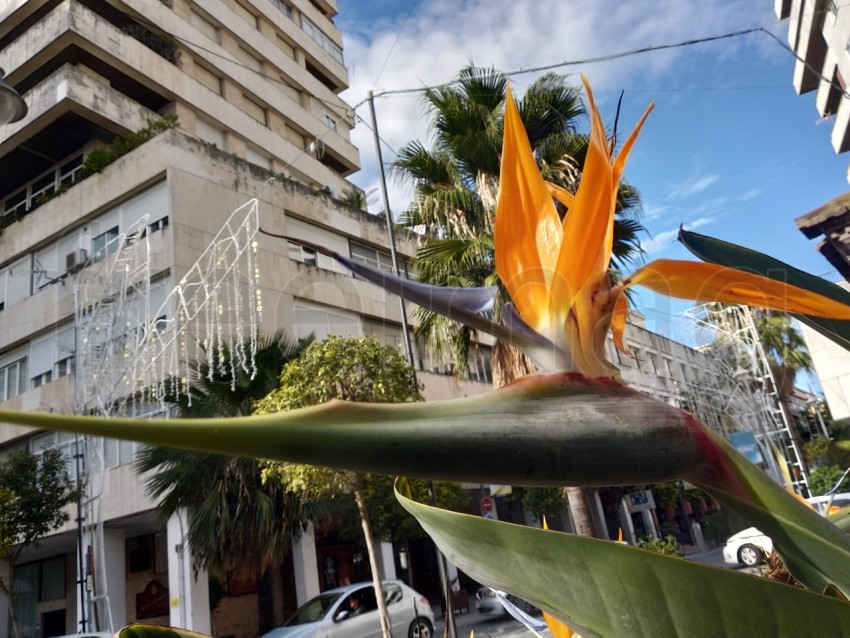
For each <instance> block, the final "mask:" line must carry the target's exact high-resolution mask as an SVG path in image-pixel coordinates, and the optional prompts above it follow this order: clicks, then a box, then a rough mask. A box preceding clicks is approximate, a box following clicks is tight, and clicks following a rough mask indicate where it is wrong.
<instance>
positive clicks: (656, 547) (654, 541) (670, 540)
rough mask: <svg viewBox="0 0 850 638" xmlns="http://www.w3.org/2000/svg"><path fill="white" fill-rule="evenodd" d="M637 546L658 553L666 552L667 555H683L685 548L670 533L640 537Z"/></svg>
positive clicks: (681, 556)
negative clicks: (662, 535) (659, 536)
mask: <svg viewBox="0 0 850 638" xmlns="http://www.w3.org/2000/svg"><path fill="white" fill-rule="evenodd" d="M638 547H640V548H641V549H648V550H649V551H651V552H658V553H659V554H667V555H668V556H678V557H679V558H684V557H685V550H684V549H683V548H682V545H681V543H679V541H677V540H676V537H675V536H673V535H672V534H671V535H668V536H665V537H664V538H649V537H646V538H641V539H640V540H639V541H638Z"/></svg>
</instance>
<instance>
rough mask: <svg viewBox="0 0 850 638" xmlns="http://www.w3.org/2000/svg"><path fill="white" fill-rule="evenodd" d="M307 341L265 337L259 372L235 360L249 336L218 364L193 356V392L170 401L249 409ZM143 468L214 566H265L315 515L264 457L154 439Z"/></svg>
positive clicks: (188, 407)
mask: <svg viewBox="0 0 850 638" xmlns="http://www.w3.org/2000/svg"><path fill="white" fill-rule="evenodd" d="M305 346H306V344H305V343H297V344H296V343H292V342H290V341H289V340H288V339H287V338H286V337H285V335H283V334H282V333H277V334H275V335H273V336H271V337H266V338H263V337H259V343H258V344H257V351H256V355H255V370H256V372H255V373H254V374H251V373H250V372H249V371H246V370H244V369H242V368H241V367H239V366H234V369H235V374H234V373H233V370H232V369H231V367H230V366H229V365H227V364H228V362H229V361H230V360H231V358H232V356H233V354H234V353H233V352H232V348H247V347H248V344H247V343H244V342H243V343H239V344H235V345H232V346H230V347H225V348H224V349H223V351H222V352H221V354H220V359H219V362H218V364H217V365H212V366H210V364H209V363H208V362H207V361H206V360H204V361H196V362H194V363H193V364H191V366H190V367H191V370H192V372H191V379H190V383H189V387H188V389H187V394H180V395H179V396H172V397H171V398H170V401H169V402H170V403H171V404H172V405H173V406H174V407H175V408H176V410H177V414H178V416H179V417H181V418H190V417H194V418H211V417H221V416H236V415H241V416H244V415H249V414H251V412H252V411H253V407H254V402H255V401H257V400H259V399H261V398H263V397H264V396H266V395H267V394H268V393H269V392H271V390H273V389H274V388H276V387H277V386H278V384H279V382H280V373H281V370H282V369H283V366H284V365H285V364H286V363H288V362H289V361H292V360H293V359H295V358H296V357H297V356H298V355H299V353H300V352H301V350H302V349H303V348H304V347H305ZM136 470H137V471H138V472H140V473H146V472H152V473H153V474H152V475H151V476H150V477H149V478H148V479H147V480H146V490H147V492H148V494H150V495H151V496H153V497H155V498H158V499H159V503H158V505H157V512H158V514H159V516H160V517H161V519H162V520H168V518H169V517H170V516H171V515H173V514H174V513H175V512H177V511H178V510H180V509H182V508H186V509H187V510H188V512H189V529H188V532H187V540H188V541H189V546H190V548H191V551H192V555H193V558H194V560H195V561H196V563H197V564H199V565H201V566H203V567H206V568H210V569H213V570H226V569H228V568H231V567H233V566H234V564H235V563H234V564H231V563H230V562H228V561H238V565H237V566H238V567H239V568H240V569H242V570H254V571H255V572H256V573H257V574H258V575H259V574H262V573H264V572H265V571H266V569H267V568H268V567H269V566H271V565H275V564H279V563H280V561H281V559H282V558H283V557H284V556H286V554H287V552H288V551H289V546H290V542H291V538H292V531H293V530H294V529H295V528H296V526H297V525H298V524H300V523H301V522H302V521H304V520H306V519H307V518H308V515H309V512H305V511H303V507H302V506H301V504H300V502H299V499H297V498H295V497H294V496H293V495H292V494H286V493H285V491H284V490H283V489H280V487H279V483H275V482H272V483H269V484H264V482H263V481H262V478H261V474H260V465H259V461H258V460H257V459H246V458H237V457H227V456H220V455H215V454H202V453H197V452H185V451H182V450H174V449H170V448H161V447H148V448H145V449H144V450H143V452H142V453H141V454H140V456H139V458H138V460H137V462H136ZM269 611H270V610H268V609H264V608H261V609H260V619H261V624H265V625H268V626H269V627H271V626H273V622H274V619H273V618H265V617H264V616H265V615H266V614H267V613H268V612H269Z"/></svg>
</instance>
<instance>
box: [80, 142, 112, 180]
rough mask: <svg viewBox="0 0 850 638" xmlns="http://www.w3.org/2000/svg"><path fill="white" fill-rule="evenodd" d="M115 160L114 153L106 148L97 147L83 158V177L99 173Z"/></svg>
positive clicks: (81, 172)
mask: <svg viewBox="0 0 850 638" xmlns="http://www.w3.org/2000/svg"><path fill="white" fill-rule="evenodd" d="M113 161H114V159H113V157H112V153H110V152H109V149H106V148H96V149H94V150H93V151H92V152H91V153H89V154H88V155H86V156H85V158H84V159H83V168H82V170H81V171H80V174H81V177H88V176H89V175H94V174H95V173H99V172H100V171H102V170H103V169H104V168H106V167H107V166H108V165H109V164H111V163H112V162H113Z"/></svg>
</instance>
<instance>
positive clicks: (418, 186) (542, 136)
mask: <svg viewBox="0 0 850 638" xmlns="http://www.w3.org/2000/svg"><path fill="white" fill-rule="evenodd" d="M506 89H507V79H506V77H505V75H504V74H503V73H501V72H499V71H497V70H495V69H481V68H476V67H474V66H469V67H466V68H464V69H463V70H461V72H460V74H459V75H458V79H457V81H456V82H454V83H453V84H452V85H449V86H443V87H439V88H435V89H430V90H427V91H426V92H425V94H424V101H425V105H426V108H427V110H428V111H429V112H430V114H431V117H432V120H431V128H432V132H433V137H434V147H433V149H430V150H429V149H428V148H426V146H425V145H424V144H423V143H422V142H420V141H418V140H417V141H412V142H409V143H408V144H406V145H405V146H404V147H402V149H401V150H400V152H399V154H398V157H397V159H396V160H395V162H393V165H392V174H393V175H394V177H395V178H396V179H398V180H399V181H402V182H406V183H412V184H413V186H414V201H413V202H412V204H411V206H410V208H409V209H408V210H407V211H406V213H405V214H404V216H403V217H402V219H401V223H402V224H404V225H406V226H409V227H414V228H417V229H419V230H423V231H424V232H425V233H426V240H425V241H424V243H423V245H422V246H421V247H420V249H419V250H418V251H417V255H416V269H417V273H418V279H419V281H422V282H426V283H429V284H434V285H439V286H459V287H469V286H489V285H494V284H498V283H499V281H498V275H497V274H496V272H495V267H494V251H493V248H494V246H493V228H494V214H495V209H496V198H497V193H498V176H499V163H500V162H499V153H500V149H501V145H502V118H503V112H504V104H505V98H506ZM519 111H520V115H521V117H522V120H523V123H524V125H525V128H526V131H527V132H528V137H529V141H530V142H531V146H532V148H533V149H534V150H535V154H536V156H537V162H538V166H539V167H540V170H541V173H542V174H543V176H544V177H545V178H546V179H547V180H549V181H552V182H555V183H558V184H560V185H561V186H564V187H565V188H567V189H569V190H571V191H572V192H575V189H576V188H577V187H578V183H579V181H580V179H581V167H582V165H583V163H584V158H585V156H586V152H587V145H588V140H589V136H588V135H585V134H581V133H578V132H576V128H575V122H576V120H577V119H578V117H579V116H581V115H582V114H583V113H584V108H583V106H582V104H581V100H580V97H579V91H578V89H576V88H575V87H572V86H570V85H568V84H567V83H566V81H565V78H564V77H563V76H560V75H556V74H546V75H544V76H542V77H540V78H539V79H537V80H536V81H535V82H533V83H532V84H531V85H530V86H529V87H528V89H527V90H526V92H525V94H524V95H523V97H522V100H521V101H520V103H519ZM614 137H616V136H614ZM613 143H614V142H613V141H612V144H613ZM559 210H560V212H561V214H562V215H564V214H566V213H567V211H566V210H565V209H564V208H563V207H561V208H559ZM640 212H641V204H640V196H639V194H638V192H637V190H635V189H634V188H633V187H631V186H630V185H628V184H625V183H623V184H622V185H621V186H620V190H619V194H618V201H617V212H616V218H615V228H614V250H613V259H612V263H613V264H614V266H615V267H619V266H622V265H623V264H624V263H628V262H630V261H636V260H639V259H640V257H641V255H642V251H641V248H640V242H639V239H638V233H639V232H641V231H642V230H644V228H643V226H642V225H641V223H640V221H639V215H640ZM506 301H507V295H506V293H505V291H504V289H501V294H500V295H499V296H498V299H497V302H496V306H495V310H494V313H495V316H496V319H497V320H498V318H499V316H500V314H501V311H502V308H503V306H504V304H505V302H506ZM415 316H416V322H417V334H418V335H419V337H420V338H421V339H422V341H424V342H425V344H426V346H427V348H428V349H429V351H431V352H432V353H434V354H435V355H436V356H437V357H438V358H448V357H450V358H451V359H452V360H453V361H454V363H455V367H456V370H457V371H458V372H460V373H462V372H465V371H466V369H467V368H468V361H469V353H470V349H471V347H472V343H473V339H472V337H473V334H472V331H471V330H470V329H469V328H466V327H464V326H460V325H458V324H456V323H455V322H453V321H451V320H450V319H448V318H447V317H445V316H444V315H441V314H437V313H434V312H432V311H430V310H427V309H423V308H418V309H417V311H416V315H415ZM491 367H492V370H493V381H494V385H495V386H496V387H499V386H501V385H504V384H505V383H508V382H510V381H512V380H513V379H515V378H517V377H519V376H521V375H523V374H527V373H528V372H531V371H533V365H532V364H531V362H530V360H529V359H528V358H527V357H525V356H524V355H523V354H522V353H521V352H519V351H518V350H516V349H515V348H513V347H511V346H510V345H509V344H505V343H502V342H497V343H496V346H495V347H494V348H493V352H492V366H491ZM566 494H567V497H568V500H569V501H570V509H571V514H572V516H573V521H574V523H575V525H576V527H577V531H578V532H579V533H581V534H584V535H595V533H594V525H593V520H592V518H591V516H590V511H591V510H590V506H589V505H588V502H587V499H586V497H585V496H586V495H585V492H584V490H582V489H581V488H566Z"/></svg>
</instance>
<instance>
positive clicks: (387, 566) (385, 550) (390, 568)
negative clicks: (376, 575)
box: [378, 542, 398, 580]
mask: <svg viewBox="0 0 850 638" xmlns="http://www.w3.org/2000/svg"><path fill="white" fill-rule="evenodd" d="M378 564H379V565H380V566H381V571H382V572H383V573H384V580H396V579H397V578H398V574H397V573H396V570H395V552H394V551H393V544H392V543H384V542H381V543H379V544H378Z"/></svg>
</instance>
